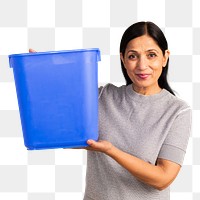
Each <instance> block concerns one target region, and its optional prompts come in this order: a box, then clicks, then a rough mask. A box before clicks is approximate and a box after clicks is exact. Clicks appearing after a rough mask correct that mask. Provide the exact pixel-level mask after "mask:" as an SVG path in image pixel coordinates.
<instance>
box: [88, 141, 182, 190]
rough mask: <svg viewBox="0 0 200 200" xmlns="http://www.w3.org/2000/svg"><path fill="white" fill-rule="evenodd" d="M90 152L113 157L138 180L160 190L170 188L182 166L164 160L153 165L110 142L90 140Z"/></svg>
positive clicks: (159, 160)
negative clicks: (98, 152)
mask: <svg viewBox="0 0 200 200" xmlns="http://www.w3.org/2000/svg"><path fill="white" fill-rule="evenodd" d="M88 145H89V146H90V147H88V148H87V149H88V150H93V151H100V152H103V153H105V154H107V155H108V156H110V157H112V158H113V159H114V160H115V161H116V162H118V163H119V164H120V165H121V166H122V167H124V168H125V169H127V170H128V171H129V172H130V173H131V174H132V175H133V176H134V177H136V178H137V179H138V180H140V181H142V182H144V183H146V184H148V185H150V186H152V187H154V188H156V189H158V190H163V189H165V188H166V187H168V186H169V185H170V184H171V183H172V181H173V180H174V179H175V178H176V176H177V174H178V172H179V170H180V168H181V166H180V165H178V164H176V163H174V162H171V161H168V160H164V159H158V160H157V164H156V165H152V164H150V163H148V162H145V161H143V160H142V159H139V158H137V157H135V156H132V155H130V154H128V153H125V152H123V151H121V150H120V149H118V148H116V147H115V146H113V145H112V144H111V143H110V142H108V141H98V142H95V141H93V140H88Z"/></svg>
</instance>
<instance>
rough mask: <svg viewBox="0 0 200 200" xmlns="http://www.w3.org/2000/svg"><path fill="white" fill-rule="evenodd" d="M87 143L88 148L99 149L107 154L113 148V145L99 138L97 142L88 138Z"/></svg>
mask: <svg viewBox="0 0 200 200" xmlns="http://www.w3.org/2000/svg"><path fill="white" fill-rule="evenodd" d="M87 144H88V145H89V146H88V147H86V150H92V151H99V152H102V153H105V154H108V152H109V151H110V150H111V149H112V148H113V145H112V144H111V143H110V142H108V141H105V140H99V141H97V142H96V141H94V140H88V141H87Z"/></svg>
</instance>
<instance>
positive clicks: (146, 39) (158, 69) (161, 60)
mask: <svg viewBox="0 0 200 200" xmlns="http://www.w3.org/2000/svg"><path fill="white" fill-rule="evenodd" d="M120 57H121V60H122V62H123V64H124V66H125V68H126V70H127V74H128V76H129V78H130V79H131V80H132V82H133V89H134V90H135V91H136V92H138V93H141V94H144V95H150V94H155V93H158V92H160V90H161V88H160V87H159V85H158V79H159V77H160V75H161V73H162V68H163V67H165V66H166V64H167V60H168V57H169V51H168V50H166V51H165V55H163V53H162V50H161V49H160V47H159V46H158V45H157V43H156V42H155V41H154V40H153V39H152V38H151V37H150V36H148V35H143V36H140V37H137V38H135V39H133V40H131V41H130V42H129V43H128V44H127V47H126V50H125V54H124V57H123V55H122V54H121V55H120Z"/></svg>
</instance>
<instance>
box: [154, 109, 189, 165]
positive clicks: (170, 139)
mask: <svg viewBox="0 0 200 200" xmlns="http://www.w3.org/2000/svg"><path fill="white" fill-rule="evenodd" d="M191 118H192V111H191V109H190V108H187V109H184V110H182V111H180V113H179V114H178V115H177V117H176V119H175V120H174V122H173V124H172V126H171V128H170V131H169V133H168V135H167V137H166V139H165V141H164V143H163V145H162V147H161V150H160V152H159V155H158V158H162V159H166V160H170V161H172V162H175V163H177V164H179V165H182V164H183V160H184V156H185V153H186V149H187V145H188V140H189V137H190V133H191V121H192V119H191Z"/></svg>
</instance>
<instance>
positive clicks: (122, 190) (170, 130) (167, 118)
mask: <svg viewBox="0 0 200 200" xmlns="http://www.w3.org/2000/svg"><path fill="white" fill-rule="evenodd" d="M99 91H100V94H99V139H101V140H107V141H110V142H111V143H112V144H113V145H115V146H116V147H117V148H119V149H121V150H122V151H124V152H127V153H129V154H131V155H134V156H136V157H138V158H140V159H142V160H144V161H146V162H149V163H151V164H152V165H155V164H156V160H157V158H163V159H167V160H170V161H173V162H175V163H178V164H180V165H182V163H183V159H184V155H185V152H186V148H187V144H188V139H189V136H190V129H191V108H190V107H189V106H188V105H187V104H186V103H185V102H184V101H182V100H180V99H179V98H178V97H176V96H174V95H172V94H171V93H169V92H168V91H167V90H165V89H163V90H162V91H161V92H160V93H158V94H155V95H150V96H145V95H141V94H138V93H136V92H135V91H134V90H133V89H132V85H128V86H121V87H116V86H114V85H112V84H107V85H106V86H104V87H101V88H100V89H99ZM87 158H88V160H87V174H86V190H85V197H84V200H169V199H170V190H169V187H168V188H166V189H165V190H162V191H159V190H157V189H154V188H153V187H151V186H149V185H147V184H145V183H142V182H140V181H139V180H137V179H136V178H135V177H134V176H133V175H131V174H130V173H129V172H128V171H127V170H126V169H125V168H123V167H122V166H120V165H119V164H118V163H117V162H116V161H115V160H113V159H112V158H110V157H109V156H107V155H105V154H103V153H100V152H94V151H88V154H87Z"/></svg>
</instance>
